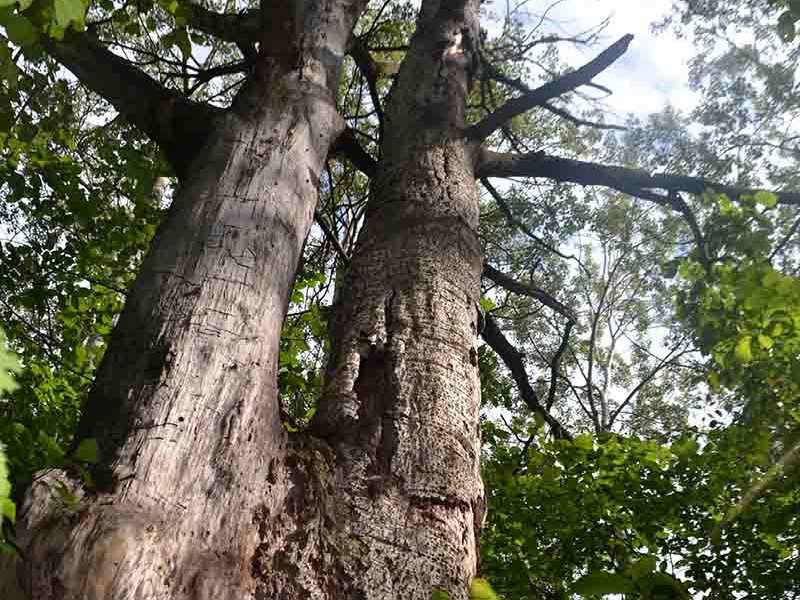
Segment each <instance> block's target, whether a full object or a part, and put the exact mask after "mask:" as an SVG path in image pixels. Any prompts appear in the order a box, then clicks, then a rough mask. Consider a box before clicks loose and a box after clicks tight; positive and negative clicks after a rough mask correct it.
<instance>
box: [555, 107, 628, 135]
mask: <svg viewBox="0 0 800 600" xmlns="http://www.w3.org/2000/svg"><path fill="white" fill-rule="evenodd" d="M542 108H544V109H545V110H548V111H550V112H551V113H553V114H554V115H558V116H559V117H561V118H562V119H564V120H565V121H569V122H570V123H572V124H573V125H575V127H581V126H585V127H593V128H594V129H613V130H615V131H628V128H627V127H625V126H624V125H614V124H613V123H599V122H597V121H587V120H586V119H581V118H580V117H576V116H575V115H573V114H572V113H570V112H568V111H566V110H564V109H563V108H558V107H557V106H553V105H552V104H550V103H549V102H545V103H544V104H542Z"/></svg>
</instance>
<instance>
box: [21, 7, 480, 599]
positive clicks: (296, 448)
mask: <svg viewBox="0 0 800 600" xmlns="http://www.w3.org/2000/svg"><path fill="white" fill-rule="evenodd" d="M311 4H313V5H314V8H313V9H311V8H307V10H308V11H309V13H308V14H306V15H303V18H302V19H298V18H297V16H296V15H295V16H294V17H293V19H294V20H293V21H292V20H291V19H289V21H288V22H289V23H290V24H291V22H294V23H303V24H304V27H305V29H302V30H300V29H298V28H295V29H296V31H295V37H294V38H292V40H290V41H291V43H290V44H288V48H289V49H288V50H287V49H286V48H287V45H286V44H285V43H278V42H277V41H274V40H272V41H270V39H269V38H266V37H265V39H264V40H263V41H262V50H261V51H262V59H263V60H262V61H261V62H260V63H259V65H258V67H257V72H256V74H255V75H254V76H253V78H252V79H251V81H249V82H248V84H247V88H246V89H245V90H244V91H243V92H242V93H241V94H240V96H239V98H238V99H237V104H236V106H235V110H233V111H229V112H227V113H225V114H223V115H221V116H220V117H219V119H220V120H219V122H218V123H217V124H216V125H215V126H214V128H213V133H212V135H211V136H210V137H209V139H208V140H207V142H206V145H205V147H204V148H203V150H202V151H201V152H200V153H199V155H198V156H196V157H195V158H194V159H193V160H192V161H191V163H190V164H189V166H188V167H187V170H186V175H185V176H184V182H183V185H182V188H181V191H180V193H179V194H178V197H177V198H176V200H175V203H174V205H173V207H172V208H171V210H170V215H169V217H168V220H167V222H166V223H165V224H164V225H163V226H162V228H161V230H160V231H159V234H158V236H157V238H156V240H155V241H154V243H153V247H152V250H151V252H150V255H149V256H148V258H147V259H146V261H145V264H144V266H143V269H142V272H141V274H140V275H139V278H138V280H137V283H136V286H135V288H134V290H133V291H132V293H131V295H130V298H129V301H128V304H127V306H126V309H125V311H124V313H123V315H122V317H121V319H120V322H119V324H118V326H117V328H116V330H115V333H114V336H113V340H112V343H111V345H110V346H109V348H108V351H107V353H106V357H105V359H104V361H103V364H102V366H101V368H100V371H99V373H98V376H97V380H96V383H95V386H94V388H93V390H92V393H91V397H90V400H89V403H88V405H87V408H86V413H85V418H84V419H83V422H82V423H81V427H80V432H79V438H86V437H95V438H97V439H98V440H99V443H100V448H101V451H102V455H103V457H104V458H103V462H102V465H101V468H100V469H99V470H98V472H97V475H98V481H97V483H98V489H97V490H92V491H84V490H82V489H81V488H80V486H78V485H77V484H75V483H74V482H72V481H71V480H69V479H67V478H66V477H65V475H64V474H62V473H55V474H51V475H49V476H47V477H45V478H43V479H42V480H40V481H39V482H37V484H36V485H35V486H34V487H33V488H32V489H31V490H30V491H29V493H28V496H27V499H26V503H25V505H24V506H23V510H22V511H21V518H20V523H19V525H20V527H19V529H20V532H19V542H20V544H21V546H22V547H23V548H24V549H25V551H26V563H25V568H24V569H23V579H24V583H25V585H26V587H27V589H28V590H29V592H30V593H31V595H32V597H33V598H34V599H36V600H39V599H42V600H45V599H48V600H49V599H51V598H52V599H56V598H58V599H65V600H106V599H114V600H123V599H133V598H137V599H139V598H147V599H151V598H152V599H156V598H157V599H165V600H166V599H170V600H175V599H189V598H191V599H193V600H196V599H201V600H202V599H212V598H213V599H214V600H225V599H234V598H235V599H242V598H282V599H298V600H299V599H300V598H303V599H306V598H314V599H325V600H334V599H335V600H339V599H344V598H359V599H364V600H379V599H380V600H389V599H392V600H394V599H395V598H399V597H403V598H406V599H408V600H428V599H429V598H430V597H431V592H432V590H433V589H434V588H442V589H445V590H447V591H448V592H449V593H450V594H451V595H452V596H453V597H454V598H456V599H458V600H463V599H465V598H466V597H467V589H468V584H469V580H470V578H471V577H472V576H474V574H475V572H476V567H477V535H478V532H479V529H480V525H481V522H482V519H483V512H484V510H483V506H484V504H483V489H482V485H481V481H480V475H479V429H478V416H479V400H480V389H479V380H478V367H477V349H476V344H477V335H478V333H479V331H478V329H479V320H480V319H479V309H478V299H479V293H480V285H479V283H480V275H481V270H482V259H481V251H480V246H479V243H478V238H477V233H476V230H477V223H478V201H477V195H476V190H475V180H474V175H473V171H474V165H475V162H476V154H477V151H476V146H475V145H474V144H473V143H471V142H469V141H468V140H467V139H466V137H465V135H464V131H465V129H464V125H465V123H464V113H465V106H466V96H467V92H468V89H469V86H470V79H471V76H472V75H473V72H474V66H475V64H476V55H477V43H478V1H477V0H466V1H464V0H461V1H458V0H456V1H453V0H442V1H441V2H439V1H438V0H426V1H425V2H424V3H423V8H422V11H421V14H420V18H419V22H418V29H417V32H416V33H415V35H414V37H413V40H412V44H411V49H410V50H409V52H408V54H407V57H406V60H405V62H404V65H403V67H402V69H401V71H400V73H399V75H398V79H397V81H396V84H395V86H394V89H393V91H392V94H391V99H390V101H389V104H388V107H387V112H386V128H385V137H384V141H383V148H382V159H381V161H380V163H379V165H378V168H377V173H376V175H375V177H374V178H373V181H372V187H371V199H370V207H369V209H368V214H367V217H366V222H365V226H364V228H363V231H362V234H361V236H360V239H359V244H358V248H357V251H356V255H355V256H354V259H353V261H352V264H351V267H350V271H349V273H348V276H347V283H346V286H345V289H344V290H343V293H342V295H341V298H340V301H339V303H338V305H337V307H336V310H335V317H334V323H333V326H332V331H333V341H332V348H333V350H332V354H331V357H330V361H329V366H328V377H327V381H326V387H325V392H324V395H323V398H322V400H321V404H320V408H319V410H318V412H317V415H316V417H315V419H314V423H313V427H312V431H310V432H303V433H300V434H293V435H291V436H290V435H288V434H286V433H285V431H284V430H283V428H282V426H281V423H280V420H279V407H278V400H277V395H276V367H277V357H278V341H279V336H280V327H281V324H282V321H283V317H284V314H285V311H286V307H287V304H288V296H289V292H290V290H291V285H292V281H293V278H294V274H295V269H296V265H297V262H298V259H299V256H300V254H301V251H302V245H303V242H304V240H305V237H306V235H307V233H308V230H309V227H310V224H311V221H312V218H313V213H314V206H315V202H316V196H317V189H316V188H317V186H318V178H319V173H320V169H321V167H322V164H323V161H324V160H325V157H326V155H327V152H328V149H329V146H330V145H331V143H332V142H333V140H334V138H335V136H336V135H337V134H338V132H339V131H340V129H341V126H342V125H341V123H340V121H341V119H340V117H339V116H338V115H337V114H336V111H335V109H334V104H333V99H334V90H335V89H336V86H337V85H338V77H339V73H338V67H339V64H340V62H341V56H342V55H343V51H344V47H345V44H346V41H347V35H348V33H349V30H350V28H351V27H352V24H353V22H354V19H355V17H356V15H357V13H358V10H359V9H360V5H361V3H360V2H356V1H353V2H343V1H338V2H335V1H333V0H331V1H330V2H324V1H320V2H317V3H311ZM286 16H287V15H272V16H271V18H272V19H273V21H274V22H275V23H284V22H286V21H285V20H284V19H283V18H282V17H286ZM287 18H288V17H287ZM270 22H272V21H270ZM272 29H276V31H277V29H278V28H277V26H275V27H273V28H272ZM276 31H273V32H272V34H271V35H272V36H273V37H275V36H277V35H278V33H276ZM307 40H317V42H315V44H316V45H312V46H311V47H310V48H309V47H307V44H308V41H307ZM319 40H321V41H319ZM269 43H272V44H273V45H274V48H275V51H274V52H272V51H271V48H270V47H269V46H268V44H269ZM320 46H322V48H320ZM265 47H266V50H265ZM58 481H61V482H63V484H64V485H65V486H66V487H68V488H69V489H71V490H72V493H73V494H74V495H75V497H76V498H77V499H79V500H80V502H79V503H78V504H77V505H76V506H74V507H64V506H61V507H59V506H58V505H57V503H55V502H54V501H53V499H52V494H51V492H50V489H51V488H52V486H53V485H56V482H58ZM48 485H49V486H50V487H47V486H48ZM62 504H63V503H62ZM67 504H69V502H68V503H67Z"/></svg>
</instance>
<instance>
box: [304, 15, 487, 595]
mask: <svg viewBox="0 0 800 600" xmlns="http://www.w3.org/2000/svg"><path fill="white" fill-rule="evenodd" d="M477 5H478V3H477V2H449V3H448V2H441V3H439V2H425V3H424V4H423V10H422V14H421V16H420V19H419V21H418V29H417V32H416V34H415V36H414V38H413V40H412V44H411V49H410V51H409V53H408V54H407V56H406V60H405V62H404V65H403V67H402V69H401V70H400V73H399V76H398V79H397V81H396V83H395V86H394V88H393V90H392V93H391V98H390V101H389V106H388V107H387V113H386V117H387V121H386V128H385V138H384V144H383V149H382V150H383V152H382V156H383V158H382V160H381V161H380V163H379V164H378V168H377V173H376V175H375V177H374V178H373V180H372V187H371V198H370V206H369V208H368V211H367V217H366V222H365V226H364V229H363V231H362V233H361V236H360V238H359V243H358V247H357V250H356V255H355V256H354V258H353V261H352V263H351V267H350V273H349V276H348V278H347V283H346V285H345V289H344V292H343V294H342V295H341V298H340V302H339V305H338V306H337V307H336V309H335V313H334V314H335V323H334V326H333V331H334V339H333V344H332V347H333V352H332V356H331V359H330V363H329V368H328V378H327V384H326V390H325V393H324V397H323V400H322V404H321V406H320V409H319V411H318V413H317V415H316V418H315V422H314V431H315V433H317V434H318V435H320V436H322V437H323V438H324V439H326V440H327V441H328V442H329V443H330V444H331V446H332V447H333V449H334V453H335V456H336V463H335V467H334V469H333V471H332V473H331V476H330V481H331V483H332V489H331V492H330V493H331V498H330V500H329V508H328V511H329V515H330V517H331V520H332V521H334V522H336V523H338V524H339V526H338V530H339V531H341V532H342V534H344V535H345V536H346V539H349V540H352V542H351V545H349V546H344V547H343V549H347V552H348V554H349V555H348V556H347V557H346V560H347V562H348V563H349V564H348V565H347V567H346V569H345V570H346V571H347V573H348V580H349V581H348V585H349V586H350V588H347V587H342V588H340V591H339V593H338V594H332V595H326V596H324V597H331V598H334V597H341V598H344V597H360V596H359V595H358V594H363V597H364V598H370V599H373V598H374V599H382V600H383V599H385V600H389V599H395V598H400V597H402V598H409V599H414V600H428V599H429V598H430V597H431V591H432V589H433V588H442V589H445V590H447V591H448V592H449V593H450V594H451V595H452V596H453V597H454V598H464V597H466V594H467V589H468V584H469V580H470V578H471V577H472V576H474V575H475V570H476V566H477V535H478V532H479V529H480V525H481V523H482V519H483V513H484V509H483V506H484V504H483V488H482V485H481V481H480V475H479V443H480V438H479V430H478V417H479V404H480V387H479V380H478V367H477V348H476V345H477V337H478V333H479V332H478V327H479V312H478V310H479V309H478V300H479V294H480V276H481V271H482V258H481V250H480V246H479V243H478V238H477V233H476V229H477V224H478V200H477V194H476V189H475V180H474V176H473V170H474V162H475V157H474V152H473V149H472V148H473V146H472V145H471V144H469V143H468V142H467V141H466V140H465V138H464V133H463V132H464V111H465V104H466V95H467V91H468V87H469V79H470V75H471V74H472V66H473V64H475V60H474V58H475V57H474V50H475V48H476V44H477V39H478V38H477V32H478V13H477V10H478V8H477ZM294 551H295V552H296V553H299V552H300V548H299V547H298V548H297V549H296V550H294ZM340 556H341V550H340ZM351 590H352V591H351ZM355 592H357V593H355ZM313 596H314V594H312V597H313Z"/></svg>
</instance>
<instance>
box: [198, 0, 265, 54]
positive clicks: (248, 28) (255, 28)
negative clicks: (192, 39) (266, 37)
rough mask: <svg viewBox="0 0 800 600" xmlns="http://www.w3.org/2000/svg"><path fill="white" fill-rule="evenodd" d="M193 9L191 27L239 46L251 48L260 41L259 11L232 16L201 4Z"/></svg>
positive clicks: (249, 11)
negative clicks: (251, 45)
mask: <svg viewBox="0 0 800 600" xmlns="http://www.w3.org/2000/svg"><path fill="white" fill-rule="evenodd" d="M191 8H192V10H191V14H190V15H189V26H190V27H194V28H195V29H199V30H200V31H202V32H203V33H207V34H209V35H213V36H214V37H215V38H219V39H221V40H225V41H226V42H232V43H234V44H238V45H244V46H249V45H250V44H253V43H254V42H256V41H258V34H259V32H260V31H261V14H260V11H258V10H248V11H246V12H243V13H239V14H230V13H218V12H214V11H213V10H208V9H207V8H205V7H203V6H200V5H199V4H192V5H191Z"/></svg>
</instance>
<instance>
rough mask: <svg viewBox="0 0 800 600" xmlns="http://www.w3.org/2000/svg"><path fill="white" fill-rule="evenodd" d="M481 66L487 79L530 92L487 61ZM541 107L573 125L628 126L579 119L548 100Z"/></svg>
mask: <svg viewBox="0 0 800 600" xmlns="http://www.w3.org/2000/svg"><path fill="white" fill-rule="evenodd" d="M483 68H484V69H485V70H486V72H487V76H488V77H489V79H494V80H495V81H498V82H500V83H502V84H504V85H507V86H508V87H511V88H514V89H515V90H517V91H518V92H522V93H523V94H530V93H531V89H530V88H529V87H528V86H527V85H525V84H524V83H523V82H522V81H521V80H519V79H513V78H511V77H508V76H507V75H506V74H505V73H503V72H502V71H500V70H499V69H498V68H497V67H495V66H494V65H492V64H489V63H484V64H483ZM541 107H542V108H544V109H545V110H547V111H549V112H551V113H553V114H554V115H557V116H559V117H561V118H562V119H564V120H565V121H569V122H570V123H572V124H573V125H575V127H580V126H582V125H585V126H586V127H593V128H595V129H615V130H618V131H627V130H628V128H627V127H625V126H624V125H612V124H607V123H598V122H596V121H587V120H586V119H581V118H580V117H576V116H575V115H573V114H572V113H570V112H568V111H566V110H564V109H563V108H559V107H557V106H554V105H553V104H551V103H550V102H544V103H542V104H541Z"/></svg>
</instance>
